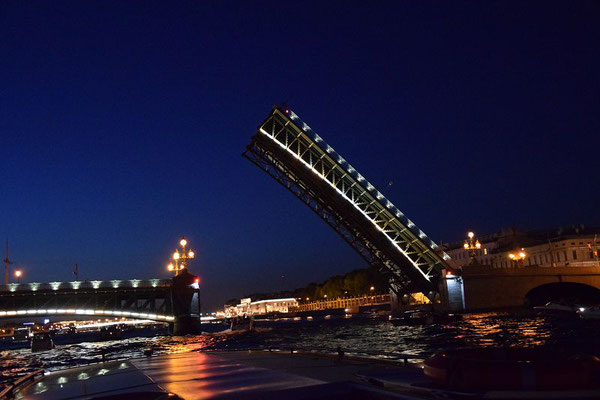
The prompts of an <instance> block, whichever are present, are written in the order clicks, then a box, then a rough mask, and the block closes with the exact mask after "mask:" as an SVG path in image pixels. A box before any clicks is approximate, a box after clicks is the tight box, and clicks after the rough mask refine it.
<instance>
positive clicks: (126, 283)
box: [7, 279, 170, 292]
mask: <svg viewBox="0 0 600 400" xmlns="http://www.w3.org/2000/svg"><path fill="white" fill-rule="evenodd" d="M169 284H170V281H169V280H167V279H148V280H140V279H123V280H119V279H113V280H108V281H99V280H94V281H72V282H49V283H39V282H31V283H9V284H8V285H7V286H8V290H9V291H10V292H16V291H33V292H35V291H39V290H49V289H51V290H56V291H58V290H83V289H117V288H132V289H138V288H139V289H143V288H150V287H153V288H156V287H159V286H167V285H169Z"/></svg>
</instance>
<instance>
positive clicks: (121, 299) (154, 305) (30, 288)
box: [0, 279, 175, 322]
mask: <svg viewBox="0 0 600 400" xmlns="http://www.w3.org/2000/svg"><path fill="white" fill-rule="evenodd" d="M4 289H5V290H2V291H0V318H16V317H26V316H29V317H31V316H53V315H60V316H68V315H74V316H78V315H81V316H84V315H85V316H98V317H107V316H111V317H114V316H116V317H126V318H134V319H147V320H154V321H162V322H171V321H173V320H174V319H175V318H174V316H173V315H172V314H173V312H172V304H171V302H172V298H171V286H170V284H169V281H164V280H159V279H152V280H150V281H140V280H136V279H133V280H130V281H120V280H113V281H107V282H101V281H92V282H80V281H76V282H52V283H25V284H9V285H7V287H5V288H4ZM6 289H7V290H6Z"/></svg>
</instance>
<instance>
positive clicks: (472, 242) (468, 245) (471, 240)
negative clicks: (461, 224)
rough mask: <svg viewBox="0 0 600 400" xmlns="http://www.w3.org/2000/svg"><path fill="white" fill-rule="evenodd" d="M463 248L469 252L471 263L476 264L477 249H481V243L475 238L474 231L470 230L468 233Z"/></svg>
mask: <svg viewBox="0 0 600 400" xmlns="http://www.w3.org/2000/svg"><path fill="white" fill-rule="evenodd" d="M463 248H464V249H465V250H466V251H468V252H469V258H470V259H471V261H470V262H469V264H476V263H477V259H476V258H475V257H476V256H477V250H480V249H481V243H479V240H478V239H476V238H475V233H474V232H472V231H469V233H467V240H465V244H463Z"/></svg>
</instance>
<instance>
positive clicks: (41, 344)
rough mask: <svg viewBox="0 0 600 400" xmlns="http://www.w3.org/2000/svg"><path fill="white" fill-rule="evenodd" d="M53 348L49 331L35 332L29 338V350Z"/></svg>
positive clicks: (36, 350)
mask: <svg viewBox="0 0 600 400" xmlns="http://www.w3.org/2000/svg"><path fill="white" fill-rule="evenodd" d="M53 348H54V341H53V340H52V337H50V334H49V333H36V334H35V335H33V336H32V338H31V351H32V352H38V351H47V350H52V349H53Z"/></svg>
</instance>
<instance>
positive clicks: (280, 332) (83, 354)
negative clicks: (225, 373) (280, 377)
mask: <svg viewBox="0 0 600 400" xmlns="http://www.w3.org/2000/svg"><path fill="white" fill-rule="evenodd" d="M257 326H258V328H257V331H256V332H249V333H238V332H222V333H214V334H204V335H197V336H186V337H172V336H156V337H152V338H131V339H124V340H116V341H106V342H89V343H79V344H71V345H63V346H56V348H55V349H54V350H51V351H46V352H41V353H31V351H30V350H29V349H20V350H5V351H1V352H0V375H1V376H0V383H1V382H6V381H8V380H12V379H14V378H15V377H16V376H18V375H22V374H24V373H27V372H30V371H33V370H36V369H40V368H43V369H46V370H56V369H62V368H68V367H72V366H75V365H82V364H88V363H91V362H97V361H100V360H101V357H102V353H103V352H104V353H106V355H107V358H108V359H120V358H121V359H122V358H133V357H143V351H144V349H147V348H148V347H152V348H153V349H154V354H155V355H156V354H166V353H177V352H185V351H200V350H227V349H229V350H234V349H247V348H270V347H271V348H280V349H290V348H293V347H296V348H302V349H320V348H323V347H326V348H331V349H335V348H337V347H338V346H340V347H342V348H343V349H344V350H345V351H346V352H355V353H361V352H365V353H370V355H369V356H372V357H386V356H385V355H373V354H372V353H373V352H381V353H409V354H414V355H423V356H427V355H429V354H431V353H434V352H436V351H438V350H441V349H449V348H459V347H488V346H511V347H513V346H525V347H534V346H535V347H537V346H546V347H552V348H557V349H558V348H562V349H567V350H570V351H578V352H583V353H588V354H594V355H600V321H584V320H581V319H579V318H577V317H576V316H572V317H555V316H539V315H533V314H510V313H485V314H469V315H465V316H464V318H463V320H461V321H456V322H452V323H446V324H432V325H424V326H394V325H392V324H391V323H389V322H388V321H386V320H384V319H370V318H362V319H359V318H356V317H354V318H349V319H345V318H339V319H330V320H317V319H315V320H313V321H306V320H302V321H293V320H284V321H274V322H266V321H265V322H259V323H258V324H257Z"/></svg>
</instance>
